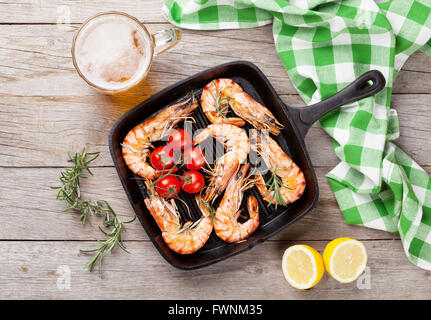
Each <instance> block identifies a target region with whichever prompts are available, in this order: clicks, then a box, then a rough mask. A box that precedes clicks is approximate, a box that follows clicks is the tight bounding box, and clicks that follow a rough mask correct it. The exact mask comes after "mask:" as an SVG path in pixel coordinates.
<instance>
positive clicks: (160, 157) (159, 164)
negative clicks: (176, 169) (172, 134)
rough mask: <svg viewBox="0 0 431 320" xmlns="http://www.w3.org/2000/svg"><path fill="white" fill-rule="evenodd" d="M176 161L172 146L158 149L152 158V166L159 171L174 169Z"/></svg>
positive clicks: (152, 154)
mask: <svg viewBox="0 0 431 320" xmlns="http://www.w3.org/2000/svg"><path fill="white" fill-rule="evenodd" d="M174 160H175V158H174V150H173V149H172V148H171V147H170V146H162V147H158V148H156V149H154V151H153V152H152V153H151V156H150V162H151V165H152V166H153V167H154V168H155V169H157V170H163V169H169V168H172V167H173V165H174Z"/></svg>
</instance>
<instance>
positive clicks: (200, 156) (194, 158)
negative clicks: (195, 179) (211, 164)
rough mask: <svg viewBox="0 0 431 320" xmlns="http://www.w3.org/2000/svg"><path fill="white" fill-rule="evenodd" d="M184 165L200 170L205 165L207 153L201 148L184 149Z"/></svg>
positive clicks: (190, 168)
mask: <svg viewBox="0 0 431 320" xmlns="http://www.w3.org/2000/svg"><path fill="white" fill-rule="evenodd" d="M184 165H185V166H186V168H187V169H189V170H199V169H200V168H202V167H203V166H204V165H205V153H204V152H203V151H202V150H201V149H199V148H194V147H192V148H189V149H187V150H186V151H184Z"/></svg>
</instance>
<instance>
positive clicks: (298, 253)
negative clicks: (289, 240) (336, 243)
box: [281, 244, 325, 289]
mask: <svg viewBox="0 0 431 320" xmlns="http://www.w3.org/2000/svg"><path fill="white" fill-rule="evenodd" d="M281 268H282V270H283V274H284V277H285V278H286V280H287V282H289V284H290V285H291V286H292V287H294V288H297V289H309V288H312V287H314V286H315V285H316V284H317V283H318V282H319V281H320V279H322V276H323V273H324V272H325V267H324V263H323V259H322V256H321V255H320V253H319V252H317V251H316V250H315V249H313V248H312V247H310V246H307V245H302V244H301V245H295V246H292V247H289V248H287V249H286V251H285V252H284V254H283V259H282V263H281Z"/></svg>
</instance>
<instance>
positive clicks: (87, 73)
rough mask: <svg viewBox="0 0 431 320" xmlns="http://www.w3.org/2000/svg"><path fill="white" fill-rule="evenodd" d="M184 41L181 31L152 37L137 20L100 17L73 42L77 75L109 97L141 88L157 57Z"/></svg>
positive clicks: (85, 25)
mask: <svg viewBox="0 0 431 320" xmlns="http://www.w3.org/2000/svg"><path fill="white" fill-rule="evenodd" d="M180 39H181V33H180V31H179V30H178V29H175V28H171V29H166V30H163V31H160V32H157V33H155V34H150V33H149V32H148V30H147V28H146V27H145V26H144V25H143V24H142V23H141V22H140V21H139V20H138V19H136V18H135V17H132V16H130V15H128V14H126V13H123V12H106V13H100V14H98V15H96V16H94V17H91V18H89V19H88V20H86V21H85V22H84V23H83V25H82V26H81V27H80V28H79V30H78V31H77V32H76V34H75V36H74V38H73V44H72V60H73V64H74V66H75V68H76V71H77V72H78V74H79V75H80V76H81V78H82V79H84V80H85V81H86V82H87V83H88V84H89V85H90V86H91V87H93V88H95V89H97V90H98V91H100V92H102V93H105V94H117V93H122V92H126V91H128V90H130V89H133V88H135V87H136V86H137V85H139V84H140V83H141V82H142V81H143V80H144V79H145V78H146V77H147V74H148V72H149V70H150V68H151V64H152V61H153V58H154V56H156V55H158V54H160V53H162V52H164V51H166V50H168V49H170V48H172V47H173V46H175V45H176V44H177V42H178V41H179V40H180Z"/></svg>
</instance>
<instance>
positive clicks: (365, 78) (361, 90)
mask: <svg viewBox="0 0 431 320" xmlns="http://www.w3.org/2000/svg"><path fill="white" fill-rule="evenodd" d="M385 84H386V81H385V77H384V76H383V74H382V73H381V72H380V71H378V70H371V71H368V72H366V73H364V74H363V75H362V76H360V77H359V78H358V79H356V80H355V81H353V82H352V83H351V84H349V85H348V86H347V87H345V88H344V89H343V90H341V91H340V92H338V93H336V94H335V95H333V96H332V97H330V98H328V99H326V100H323V101H320V102H318V103H316V104H313V105H311V106H308V107H289V111H290V112H291V113H293V115H294V118H296V119H295V120H296V121H295V122H297V123H298V122H299V123H298V128H299V130H300V133H301V135H302V137H305V135H306V134H307V132H308V130H309V129H310V127H311V126H312V125H313V123H314V122H316V121H317V120H319V119H320V118H321V117H323V116H324V115H325V114H327V113H328V112H330V111H332V110H334V109H336V108H338V107H340V106H342V105H345V104H348V103H350V102H354V101H358V100H361V99H363V98H366V97H369V96H372V95H373V94H375V93H377V92H379V91H380V90H382V89H383V88H384V87H385ZM298 120H299V121H298Z"/></svg>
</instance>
